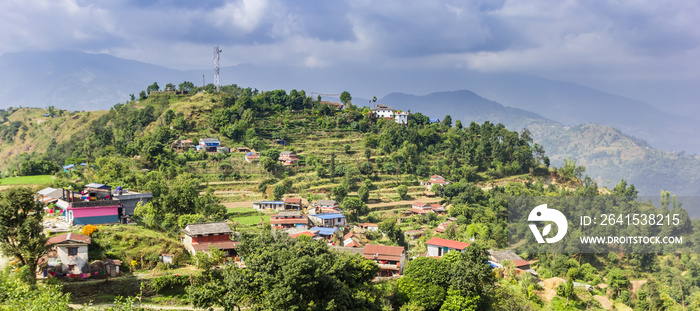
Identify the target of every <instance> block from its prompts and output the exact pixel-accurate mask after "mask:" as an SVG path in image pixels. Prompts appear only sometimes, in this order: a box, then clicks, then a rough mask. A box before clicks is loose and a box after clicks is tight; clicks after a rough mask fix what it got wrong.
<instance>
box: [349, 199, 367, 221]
mask: <svg viewBox="0 0 700 311" xmlns="http://www.w3.org/2000/svg"><path fill="white" fill-rule="evenodd" d="M342 206H343V209H344V210H345V211H347V212H350V213H351V216H352V217H351V219H352V220H353V221H359V220H360V216H364V215H367V214H368V213H369V208H368V207H367V204H365V202H362V200H361V199H360V198H355V197H345V199H343V202H342Z"/></svg>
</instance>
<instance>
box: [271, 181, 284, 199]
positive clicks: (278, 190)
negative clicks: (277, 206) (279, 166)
mask: <svg viewBox="0 0 700 311" xmlns="http://www.w3.org/2000/svg"><path fill="white" fill-rule="evenodd" d="M286 191H287V189H285V187H284V185H281V184H278V185H275V188H274V189H273V190H272V194H273V195H274V196H275V200H280V199H282V196H283V195H284V193H285V192H286Z"/></svg>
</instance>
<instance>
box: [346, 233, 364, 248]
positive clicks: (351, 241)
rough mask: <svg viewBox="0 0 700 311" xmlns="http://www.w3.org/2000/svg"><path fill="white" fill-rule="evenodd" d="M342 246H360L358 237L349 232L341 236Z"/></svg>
mask: <svg viewBox="0 0 700 311" xmlns="http://www.w3.org/2000/svg"><path fill="white" fill-rule="evenodd" d="M343 246H345V247H362V243H360V237H358V236H357V235H356V234H354V233H352V232H350V233H348V234H346V235H345V236H344V237H343Z"/></svg>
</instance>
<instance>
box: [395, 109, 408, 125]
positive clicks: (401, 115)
mask: <svg viewBox="0 0 700 311" xmlns="http://www.w3.org/2000/svg"><path fill="white" fill-rule="evenodd" d="M394 121H395V122H396V123H398V124H408V112H397V113H395V114H394Z"/></svg>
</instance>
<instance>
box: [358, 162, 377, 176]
mask: <svg viewBox="0 0 700 311" xmlns="http://www.w3.org/2000/svg"><path fill="white" fill-rule="evenodd" d="M372 172H374V167H373V166H372V163H370V162H363V163H362V164H360V173H362V174H364V175H367V176H369V175H372Z"/></svg>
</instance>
